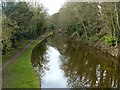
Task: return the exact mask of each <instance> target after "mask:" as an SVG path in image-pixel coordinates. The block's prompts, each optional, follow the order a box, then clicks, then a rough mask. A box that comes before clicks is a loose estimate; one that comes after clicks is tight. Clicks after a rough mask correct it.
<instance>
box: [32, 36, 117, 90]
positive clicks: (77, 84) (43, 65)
mask: <svg viewBox="0 0 120 90" xmlns="http://www.w3.org/2000/svg"><path fill="white" fill-rule="evenodd" d="M31 62H32V65H33V67H34V69H35V71H36V72H37V73H38V75H39V77H40V82H41V85H40V86H41V88H83V87H88V88H90V87H91V88H94V87H96V88H98V87H99V88H106V87H107V88H116V87H118V81H119V80H118V67H117V60H116V59H114V58H113V57H111V56H109V55H105V54H103V53H101V52H99V51H97V50H96V49H94V48H91V47H88V46H87V45H84V44H81V43H80V42H72V41H67V40H65V39H64V38H62V37H61V36H59V35H56V36H54V37H53V38H52V37H51V38H48V40H47V41H43V42H41V43H40V44H39V45H37V46H36V47H35V48H34V50H33V52H32V56H31Z"/></svg>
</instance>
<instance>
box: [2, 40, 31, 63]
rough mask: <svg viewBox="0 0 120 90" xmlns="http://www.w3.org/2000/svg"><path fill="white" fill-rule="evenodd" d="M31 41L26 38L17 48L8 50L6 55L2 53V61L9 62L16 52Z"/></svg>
mask: <svg viewBox="0 0 120 90" xmlns="http://www.w3.org/2000/svg"><path fill="white" fill-rule="evenodd" d="M28 43H29V40H24V41H22V43H21V44H19V47H18V48H16V49H13V50H11V51H10V52H8V53H7V54H5V55H2V63H5V62H7V61H8V60H9V59H10V58H12V57H14V56H15V55H16V53H17V52H18V51H19V50H20V49H21V48H24V46H25V45H27V44H28Z"/></svg>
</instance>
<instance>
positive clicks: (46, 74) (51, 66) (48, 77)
mask: <svg viewBox="0 0 120 90" xmlns="http://www.w3.org/2000/svg"><path fill="white" fill-rule="evenodd" d="M36 53H38V54H36ZM36 55H38V56H36ZM41 60H42V61H41ZM44 60H45V61H47V63H44ZM32 63H33V66H34V67H35V70H36V71H37V73H38V74H39V75H40V77H41V88H65V87H67V82H66V78H65V77H64V75H63V72H62V70H61V69H60V68H59V67H60V53H59V52H58V51H57V50H56V49H55V48H53V47H51V46H49V45H46V46H45V44H44V43H41V44H40V45H39V46H37V47H36V48H35V49H34V51H33V54H32ZM44 65H45V67H43V66H44ZM45 68H48V69H45ZM41 71H42V72H41ZM41 74H42V75H41ZM61 82H62V83H61Z"/></svg>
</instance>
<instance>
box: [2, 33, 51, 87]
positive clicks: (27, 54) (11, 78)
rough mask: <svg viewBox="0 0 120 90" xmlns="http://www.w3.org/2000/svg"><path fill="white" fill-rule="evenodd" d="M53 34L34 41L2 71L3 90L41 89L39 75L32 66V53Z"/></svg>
mask: <svg viewBox="0 0 120 90" xmlns="http://www.w3.org/2000/svg"><path fill="white" fill-rule="evenodd" d="M52 34H53V33H51V32H49V33H46V34H44V35H42V36H40V37H39V38H37V39H36V40H32V42H31V44H30V45H29V46H28V47H27V49H26V50H25V51H24V52H22V53H21V55H20V56H19V57H17V58H16V60H14V61H12V62H10V63H9V64H7V65H6V66H5V68H4V69H3V71H2V76H3V79H2V83H3V84H2V87H3V88H40V81H39V77H38V75H37V73H36V72H35V71H34V69H33V67H32V65H31V62H30V60H31V53H32V50H33V49H34V47H35V46H36V45H37V44H39V43H40V42H42V41H43V40H44V39H46V38H47V37H49V36H50V35H52Z"/></svg>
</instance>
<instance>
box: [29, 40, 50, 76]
mask: <svg viewBox="0 0 120 90" xmlns="http://www.w3.org/2000/svg"><path fill="white" fill-rule="evenodd" d="M46 49H47V45H46V43H45V42H41V43H40V44H38V45H37V46H36V47H35V48H34V50H33V52H32V55H31V62H32V65H33V67H35V70H36V72H37V73H38V74H39V76H43V75H44V69H48V67H47V66H46V65H47V62H48V60H47V56H46Z"/></svg>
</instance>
